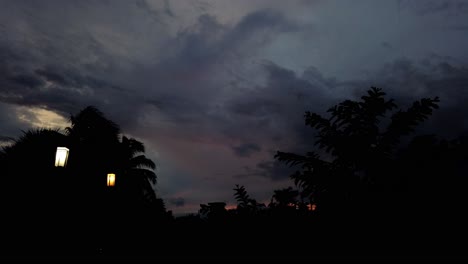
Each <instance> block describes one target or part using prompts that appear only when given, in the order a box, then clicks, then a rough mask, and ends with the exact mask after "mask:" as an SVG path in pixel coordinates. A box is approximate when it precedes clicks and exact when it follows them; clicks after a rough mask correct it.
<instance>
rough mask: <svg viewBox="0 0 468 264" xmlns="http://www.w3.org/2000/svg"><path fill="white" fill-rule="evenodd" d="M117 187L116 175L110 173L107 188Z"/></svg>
mask: <svg viewBox="0 0 468 264" xmlns="http://www.w3.org/2000/svg"><path fill="white" fill-rule="evenodd" d="M114 185H115V174H114V173H108V174H107V186H109V187H112V186H114Z"/></svg>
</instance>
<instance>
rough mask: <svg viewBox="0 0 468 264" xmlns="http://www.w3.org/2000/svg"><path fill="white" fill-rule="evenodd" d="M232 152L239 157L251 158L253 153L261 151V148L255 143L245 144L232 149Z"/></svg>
mask: <svg viewBox="0 0 468 264" xmlns="http://www.w3.org/2000/svg"><path fill="white" fill-rule="evenodd" d="M232 150H233V151H234V153H235V154H236V155H237V156H239V157H249V156H250V155H252V153H255V152H258V151H260V150H261V148H260V146H259V145H257V144H255V143H244V144H242V145H239V146H236V147H232Z"/></svg>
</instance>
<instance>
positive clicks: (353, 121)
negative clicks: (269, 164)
mask: <svg viewBox="0 0 468 264" xmlns="http://www.w3.org/2000/svg"><path fill="white" fill-rule="evenodd" d="M438 102H439V98H437V97H435V98H432V99H431V98H423V99H421V100H419V101H416V102H414V103H413V105H412V106H411V107H410V108H408V109H406V110H402V109H400V110H398V111H397V112H395V113H392V114H391V116H390V120H389V124H388V125H387V126H386V127H385V126H384V125H383V123H382V122H381V121H382V119H383V118H385V116H386V115H387V114H388V113H391V112H392V110H394V109H395V108H397V105H396V103H395V102H394V100H393V99H389V100H387V99H386V98H385V93H384V92H383V91H382V89H379V88H375V87H372V88H371V89H370V90H368V91H367V95H365V96H362V97H361V101H352V100H345V101H343V102H341V103H339V104H338V105H335V106H333V107H331V108H330V109H328V113H330V117H329V118H324V117H322V116H321V115H319V114H316V113H311V112H308V111H307V112H306V113H305V115H304V118H305V124H306V125H308V126H310V127H312V128H315V129H316V130H317V132H318V133H317V135H316V138H317V140H316V145H317V146H318V148H319V149H320V150H321V151H324V152H323V153H327V154H328V155H329V156H330V157H331V158H327V159H325V158H321V155H319V154H318V152H317V151H311V152H308V153H307V154H306V155H299V154H295V153H288V152H281V151H278V152H277V154H276V155H275V158H276V159H278V160H279V161H282V162H285V163H286V164H289V165H291V166H296V165H299V166H301V169H300V170H299V171H297V172H296V173H294V174H293V175H291V178H292V179H293V180H294V182H295V183H296V185H298V186H299V187H300V188H302V192H303V194H304V195H305V196H306V197H311V198H313V199H314V200H315V201H316V202H317V203H318V208H320V210H322V211H323V210H332V211H335V212H336V211H339V210H342V209H344V208H345V207H346V208H351V207H352V208H353V210H356V209H357V208H358V207H359V205H360V204H363V203H368V202H371V201H374V202H375V201H379V202H382V200H381V199H376V198H377V196H379V198H382V199H384V198H385V199H386V198H389V195H390V194H389V193H388V191H394V190H395V189H394V188H395V187H396V186H399V184H400V183H401V182H399V181H398V180H397V178H398V177H392V176H395V166H394V165H395V162H396V160H397V156H396V154H397V151H398V149H399V148H398V143H399V142H400V140H401V138H402V137H403V136H405V135H408V134H410V133H411V132H413V131H414V129H415V128H416V126H417V125H419V124H421V123H422V122H423V121H425V120H426V119H427V118H428V117H429V116H430V115H431V114H432V111H433V110H434V109H437V108H438ZM363 194H366V195H364V196H363ZM367 194H372V195H373V196H372V198H370V197H369V196H367ZM390 196H391V195H390ZM384 207H385V206H384Z"/></svg>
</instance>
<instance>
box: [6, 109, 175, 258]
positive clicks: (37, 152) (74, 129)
mask: <svg viewBox="0 0 468 264" xmlns="http://www.w3.org/2000/svg"><path fill="white" fill-rule="evenodd" d="M70 122H71V126H70V127H68V128H66V133H65V134H62V133H61V132H60V131H59V130H51V129H37V130H31V131H27V132H24V133H23V135H22V136H21V137H20V138H19V139H17V140H15V141H14V142H13V144H12V145H11V146H8V147H4V148H3V150H2V151H1V155H0V165H1V166H2V170H3V173H2V177H1V181H2V185H1V188H2V192H1V198H2V199H1V202H2V205H3V207H2V208H3V209H4V212H5V215H8V218H7V219H6V221H5V222H6V225H7V226H8V225H11V226H12V227H13V228H12V229H11V231H12V232H16V234H17V235H18V237H19V238H21V237H22V236H23V237H24V238H28V241H34V243H37V245H38V246H37V248H38V249H37V251H38V252H41V250H43V251H44V252H47V251H45V249H46V248H50V249H52V248H54V247H55V248H60V250H63V251H64V252H68V251H69V250H73V246H76V247H77V248H79V249H76V250H85V251H87V252H95V253H98V250H102V247H103V245H106V247H107V248H106V250H110V248H114V249H117V248H119V249H121V250H122V251H125V250H127V249H128V248H130V246H131V245H129V244H128V243H123V240H122V237H130V238H131V239H134V240H137V239H138V236H139V235H141V234H142V233H146V234H152V233H153V232H154V231H152V230H151V229H152V228H154V225H155V224H156V220H158V218H159V219H160V218H162V217H164V218H168V215H167V214H166V209H165V206H164V202H163V200H162V199H160V198H157V197H156V193H155V191H154V188H153V186H152V184H155V183H156V174H155V173H154V171H153V170H154V169H155V164H154V162H153V161H151V160H150V159H148V158H147V157H146V156H145V155H144V152H145V148H144V145H143V143H141V142H139V141H137V140H135V139H133V138H127V137H125V136H121V134H120V128H119V127H118V125H117V124H115V123H114V122H112V121H110V120H109V119H107V118H106V117H105V116H104V114H103V113H102V112H100V111H99V110H98V109H97V108H95V107H86V108H85V109H83V110H82V111H80V112H79V113H78V114H77V115H74V116H71V118H70ZM120 138H121V139H120ZM59 146H62V147H68V148H69V149H70V154H69V159H68V162H67V166H66V167H65V168H60V167H55V166H54V159H55V152H56V149H57V147H59ZM108 173H115V174H116V175H117V181H116V186H114V187H108V186H106V177H107V174H108ZM20 223H21V224H20ZM20 228H21V230H18V229H20ZM130 235H133V236H130ZM47 236H48V237H49V241H51V242H50V243H53V246H52V245H50V244H48V243H42V246H40V245H41V242H43V241H42V240H43V239H44V238H45V237H47ZM103 239H104V240H103ZM85 240H86V241H88V242H87V243H83V244H80V243H79V242H78V241H85ZM57 241H66V242H67V243H72V244H68V246H67V243H65V242H63V243H62V242H60V243H59V242H57ZM31 243H33V242H31ZM57 243H58V244H57ZM119 243H122V244H121V245H119ZM72 245H73V246H72ZM124 245H126V246H128V247H127V249H126V248H125V246H124ZM133 245H141V244H139V243H133ZM67 247H68V249H67ZM67 250H68V251H67Z"/></svg>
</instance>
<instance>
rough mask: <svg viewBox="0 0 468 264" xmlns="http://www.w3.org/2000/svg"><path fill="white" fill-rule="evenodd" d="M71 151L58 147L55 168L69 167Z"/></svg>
mask: <svg viewBox="0 0 468 264" xmlns="http://www.w3.org/2000/svg"><path fill="white" fill-rule="evenodd" d="M68 152H69V149H68V148H65V147H57V153H56V154H55V167H65V166H66V165H67V160H68Z"/></svg>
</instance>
